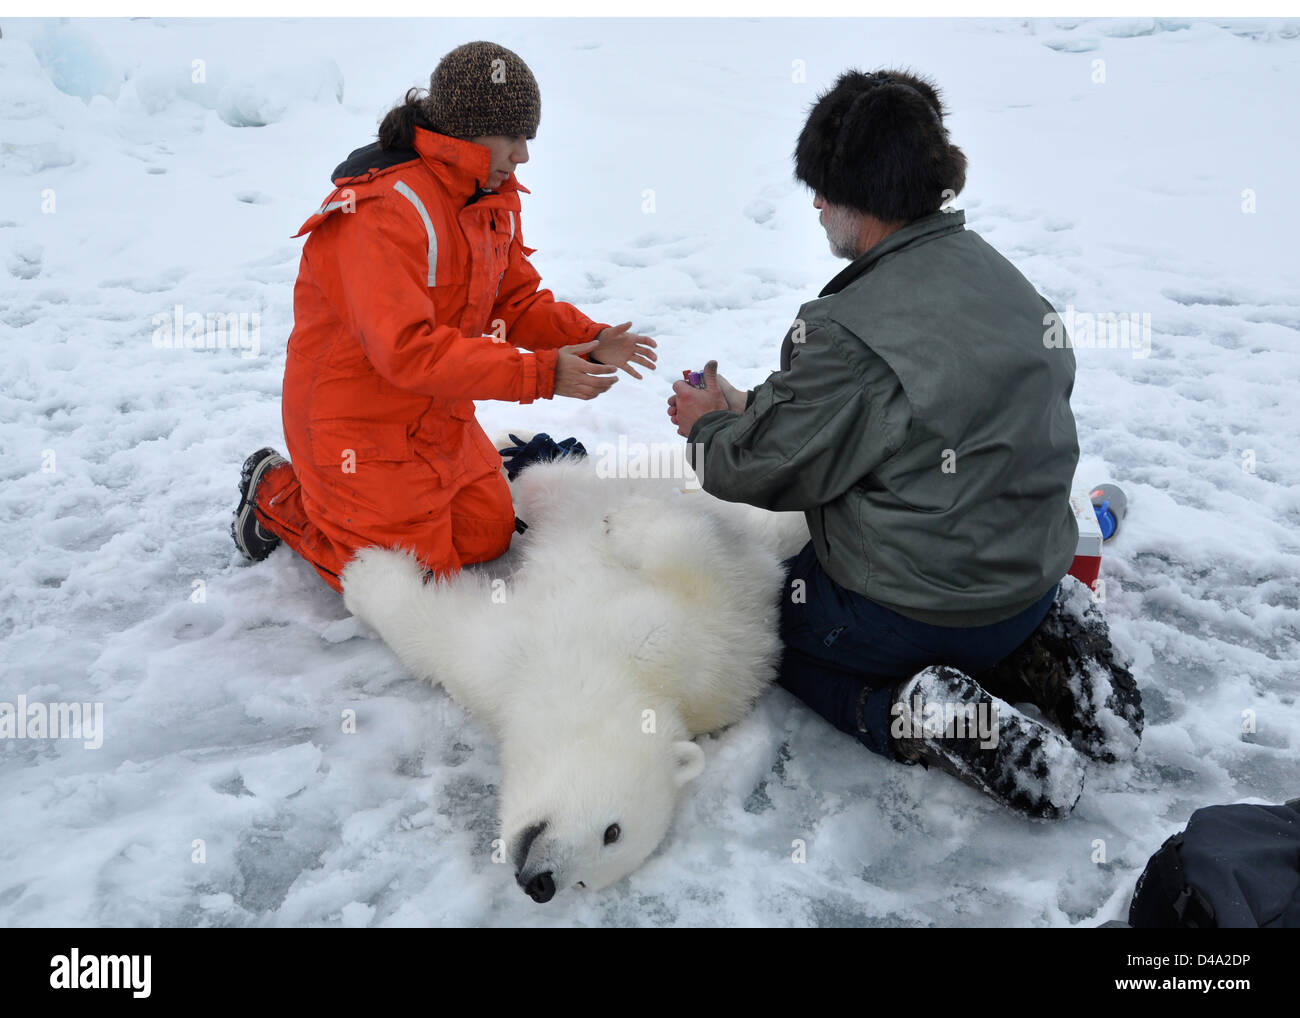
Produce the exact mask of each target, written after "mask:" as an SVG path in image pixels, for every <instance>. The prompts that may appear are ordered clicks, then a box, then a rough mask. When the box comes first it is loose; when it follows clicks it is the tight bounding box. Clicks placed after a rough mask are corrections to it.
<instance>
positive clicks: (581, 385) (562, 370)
mask: <svg viewBox="0 0 1300 1018" xmlns="http://www.w3.org/2000/svg"><path fill="white" fill-rule="evenodd" d="M596 346H597V341H596V340H594V339H593V340H589V341H588V342H586V343H578V344H576V345H575V346H562V347H560V350H559V355H558V356H557V357H556V358H555V395H557V396H571V397H572V398H574V399H595V398H596V397H597V396H599V395H600V394H601V393H602V392H604V391H605V390H606V389H608V388H610V386H612V385H613V384H614V383H615V382H617V381H618V379H617V378H615V377H614V372H615V371H617V370H618V369H617V368H615V367H613V366H612V365H609V364H592V363H591V362H590V361H588V360H585V359H584V358H583V356H582V355H583V354H585V353H590V352H591V351H592V350H594V349H596Z"/></svg>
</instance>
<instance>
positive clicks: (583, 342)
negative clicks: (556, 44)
mask: <svg viewBox="0 0 1300 1018" xmlns="http://www.w3.org/2000/svg"><path fill="white" fill-rule="evenodd" d="M429 84H430V87H429V92H428V94H427V95H424V94H422V93H421V92H420V91H419V90H416V89H412V90H411V91H409V92H408V93H407V95H406V98H405V101H404V102H403V103H402V104H401V105H400V106H398V107H396V108H395V109H393V110H391V111H390V112H389V113H388V115H387V116H386V117H385V118H384V121H383V123H382V124H381V126H380V129H379V140H378V142H377V143H375V144H372V145H368V146H366V147H364V148H360V149H357V150H356V151H354V152H353V153H352V154H351V155H349V156H348V158H347V159H346V160H345V161H344V162H343V163H342V164H341V165H340V166H339V167H338V168H337V169H335V171H334V175H333V180H334V184H335V189H334V191H333V192H332V193H331V194H330V195H329V197H327V198H326V200H325V201H324V202H323V203H322V205H321V207H320V208H319V209H318V210H317V211H316V212H315V213H314V214H313V215H312V216H311V217H310V218H309V219H308V220H307V221H306V223H304V224H303V227H302V229H301V230H300V231H299V233H298V236H302V235H303V234H309V236H308V238H307V241H306V244H305V245H304V247H303V253H302V261H301V264H300V267H299V270H298V280H297V283H296V284H295V286H294V327H293V332H292V334H291V335H290V337H289V344H288V352H287V358H286V364H285V371H284V393H283V400H282V406H283V419H284V437H285V443H286V445H287V447H288V452H289V457H290V460H292V463H290V462H289V461H286V460H285V459H284V458H283V457H282V456H280V455H279V454H278V453H276V452H275V451H274V450H272V449H262V450H259V451H258V452H256V453H254V454H253V455H252V456H250V457H249V458H248V460H247V462H245V464H244V469H243V474H242V476H241V479H240V503H239V506H238V507H237V508H236V510H235V521H234V524H233V526H232V535H233V536H234V539H235V543H236V545H237V546H238V547H239V549H240V551H241V552H242V553H243V554H244V555H245V557H247V558H249V559H250V560H254V561H259V560H261V559H264V558H265V557H266V556H267V555H269V554H270V553H271V551H272V550H273V549H274V548H275V547H276V546H277V545H278V544H279V543H280V542H281V541H284V542H285V543H286V544H288V545H289V546H290V547H291V548H293V549H294V551H296V552H297V553H298V554H299V555H301V556H303V558H305V559H306V560H307V561H308V562H310V563H311V564H312V565H313V566H314V567H315V568H316V571H317V572H318V573H320V575H321V576H322V577H323V578H324V580H325V582H326V583H328V584H329V585H330V586H331V587H333V588H334V589H335V590H339V589H340V587H339V579H338V577H339V574H340V573H341V572H342V570H343V567H344V566H345V565H346V564H347V562H348V560H349V559H350V558H351V557H352V555H353V553H354V552H356V551H357V550H358V549H360V548H363V547H367V546H370V545H382V546H384V547H393V546H401V547H404V548H409V549H412V550H413V551H414V552H415V553H416V555H417V556H418V557H419V558H420V559H421V561H422V562H424V563H425V565H426V568H428V569H430V570H432V571H434V572H435V573H438V574H440V575H441V574H446V573H452V572H455V571H456V570H458V569H459V568H460V567H461V566H462V565H465V564H467V563H471V562H482V561H487V560H489V559H493V558H496V557H497V556H499V555H501V554H503V553H504V552H505V551H506V549H507V548H508V547H509V545H510V540H511V537H512V536H513V534H514V531H515V522H516V521H515V516H514V510H513V505H512V503H511V499H510V491H509V488H508V487H507V484H506V481H505V478H504V477H503V476H502V474H501V470H500V467H501V457H500V455H499V454H498V452H497V450H496V449H495V448H494V447H493V445H492V443H491V441H490V440H489V439H488V437H487V435H486V434H485V433H484V431H483V429H482V428H481V427H480V426H479V424H478V421H477V420H476V419H475V416H474V402H473V401H474V400H476V399H498V400H507V401H512V402H519V403H531V402H532V401H533V400H535V399H550V398H551V397H553V396H556V395H559V396H569V397H573V398H577V399H592V398H594V397H596V396H598V395H599V394H600V393H602V392H604V391H606V390H607V389H608V388H609V387H610V386H611V385H613V384H614V381H615V379H614V377H613V372H614V371H615V369H616V368H622V369H623V370H624V371H626V372H628V373H629V374H631V375H633V376H634V377H636V378H640V377H641V375H640V374H639V373H638V372H637V370H636V369H635V368H634V367H633V364H639V365H641V366H643V367H646V368H651V369H653V368H654V366H655V363H654V362H655V354H654V351H653V347H654V346H655V343H654V341H653V340H651V339H649V338H647V337H645V336H640V335H637V334H636V333H633V332H631V331H629V330H630V326H631V323H630V322H627V323H624V324H622V325H619V326H613V327H611V326H608V325H604V324H600V323H597V322H593V321H592V320H591V319H590V318H588V317H587V316H586V315H584V314H583V313H582V312H581V311H579V310H578V309H577V308H575V307H574V306H573V305H571V304H566V303H562V302H560V301H557V300H555V298H554V297H553V296H552V295H551V292H550V291H549V290H543V289H539V284H540V282H541V280H540V277H539V276H538V274H537V271H536V270H535V269H534V268H533V266H532V265H531V264H530V263H529V261H528V255H530V254H532V252H533V249H532V248H529V247H526V246H525V245H524V240H523V232H522V229H521V226H520V203H519V192H520V191H525V192H526V190H527V189H526V188H524V187H523V186H522V185H520V184H519V183H518V182H517V181H516V180H515V177H514V168H515V166H516V165H517V164H519V163H522V162H526V161H527V159H528V140H529V139H531V138H533V137H535V136H536V132H537V125H538V122H539V120H540V116H541V99H540V95H539V93H538V89H537V83H536V81H535V80H534V78H533V75H532V72H531V71H529V69H528V66H527V65H526V64H525V63H524V62H523V60H521V59H520V58H519V57H518V56H517V55H516V54H515V53H513V52H511V51H510V50H508V49H506V48H505V47H503V46H498V45H496V44H494V43H488V42H474V43H469V44H467V45H465V46H461V47H459V48H457V49H455V50H453V51H452V52H451V53H449V54H447V55H446V56H445V57H444V58H443V59H442V60H441V61H440V62H439V64H438V66H437V68H436V69H435V70H434V72H433V75H432V76H431V78H430V83H429ZM520 347H522V348H524V349H523V350H520V349H519V348H520ZM526 351H527V352H526Z"/></svg>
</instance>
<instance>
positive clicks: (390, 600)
mask: <svg viewBox="0 0 1300 1018" xmlns="http://www.w3.org/2000/svg"><path fill="white" fill-rule="evenodd" d="M339 580H340V582H341V583H342V585H343V604H344V606H345V607H346V608H347V610H348V611H350V612H351V613H352V614H353V615H355V616H356V617H357V618H359V619H360V620H361V621H362V622H364V623H365V624H366V625H368V626H370V627H371V628H372V629H378V623H379V622H380V621H382V620H385V619H391V618H393V617H394V616H395V615H396V614H398V613H399V612H401V611H403V610H410V607H411V605H413V604H414V603H415V600H416V598H417V597H418V596H419V593H420V591H421V590H423V589H424V569H423V567H422V566H421V565H420V563H419V560H418V559H416V557H415V555H414V554H412V553H411V552H407V551H399V550H396V549H391V550H390V549H387V548H378V547H375V548H362V549H361V550H360V551H358V552H357V553H356V555H355V556H353V558H352V561H351V562H349V563H348V564H347V566H346V567H345V568H344V570H343V573H342V575H341V576H340V577H339Z"/></svg>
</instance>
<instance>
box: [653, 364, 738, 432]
mask: <svg viewBox="0 0 1300 1018" xmlns="http://www.w3.org/2000/svg"><path fill="white" fill-rule="evenodd" d="M732 391H733V392H735V391H737V390H735V389H734V388H733V389H732ZM741 403H742V404H743V403H744V395H743V394H742V395H741ZM742 408H743V407H742ZM730 409H731V405H730V404H729V403H728V401H727V397H726V396H725V395H723V392H722V389H721V388H720V387H719V385H718V362H717V361H709V363H708V364H706V365H704V388H703V389H697V388H695V386H693V385H691V383H690V382H687V381H681V382H673V395H672V396H670V397H669V398H668V418H669V420H671V421H672V422H673V423H674V424H676V425H677V434H679V435H681V436H683V437H688V436H689V435H690V433H691V428H693V427H694V426H695V422H696V421H698V420H699V419H700V418H701V417H703V416H704V415H705V414H707V413H709V412H710V411H713V410H730Z"/></svg>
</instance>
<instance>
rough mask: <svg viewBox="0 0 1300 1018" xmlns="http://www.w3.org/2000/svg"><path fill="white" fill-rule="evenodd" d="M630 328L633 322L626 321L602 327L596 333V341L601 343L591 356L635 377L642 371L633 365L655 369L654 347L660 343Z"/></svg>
mask: <svg viewBox="0 0 1300 1018" xmlns="http://www.w3.org/2000/svg"><path fill="white" fill-rule="evenodd" d="M630 328H632V323H631V322H624V323H623V324H622V325H611V326H610V327H609V328H608V329H601V330H600V332H598V333H597V334H596V342H597V343H598V344H600V345H599V346H597V347H596V350H595V352H594V353H593V354H592V355H591V356H592V358H593V359H594V360H595V361H596V363H597V364H612V365H613V366H614V367H616V368H622V369H623V370H624V371H626V372H627V373H628V374H629V375H631V376H632V377H633V378H640V377H641V375H640V373H639V372H638V371H637V370H636V368H634V367H632V365H633V364H640V365H641V366H642V367H643V368H649V369H650V370H651V371H653V370H654V369H655V361H656V360H657V359H658V357H657V356H656V354H655V352H654V348H655V347H656V346H657V345H658V344H657V343H655V341H654V340H653V339H651V338H650V337H649V336H642V335H639V334H637V333H635V332H629V331H628V329H630Z"/></svg>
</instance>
